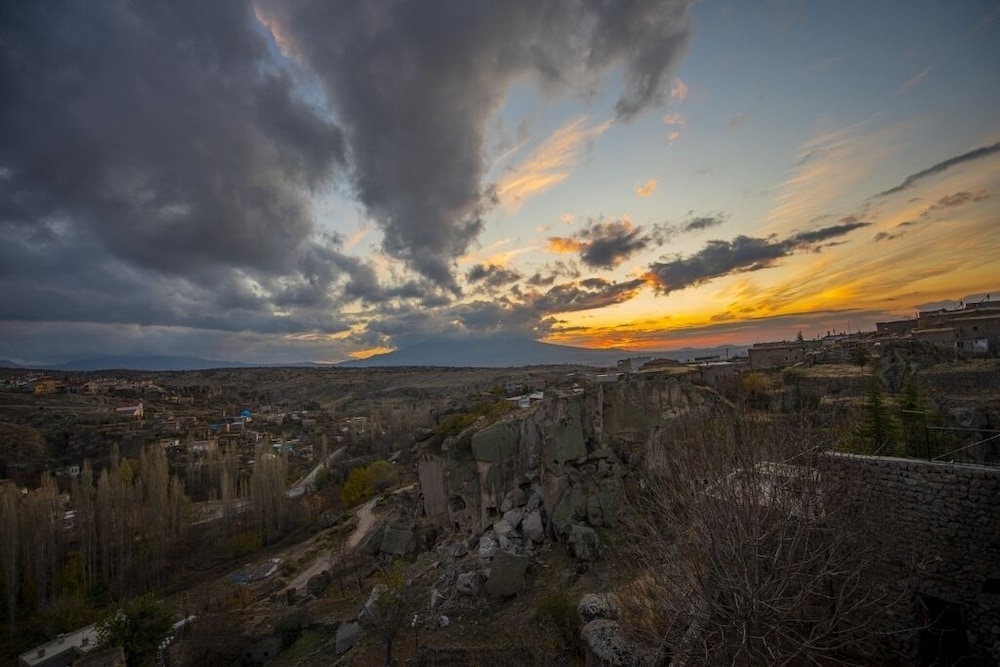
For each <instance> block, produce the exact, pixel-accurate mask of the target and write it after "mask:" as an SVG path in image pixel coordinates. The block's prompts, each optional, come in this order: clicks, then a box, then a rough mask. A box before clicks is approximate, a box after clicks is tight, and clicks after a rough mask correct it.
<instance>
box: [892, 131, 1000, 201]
mask: <svg viewBox="0 0 1000 667" xmlns="http://www.w3.org/2000/svg"><path fill="white" fill-rule="evenodd" d="M997 152H1000V142H998V143H995V144H993V145H991V146H981V147H980V148H976V149H974V150H971V151H969V152H968V153H962V154H961V155H956V156H955V157H953V158H948V159H947V160H944V161H942V162H938V163H937V164H936V165H934V166H932V167H928V168H927V169H924V170H922V171H918V172H916V173H915V174H910V175H909V176H907V177H906V178H904V179H903V182H902V183H900V184H899V185H897V186H895V187H892V188H889V189H888V190H885V191H884V192H880V193H878V194H877V195H875V196H876V197H885V196H887V195H892V194H896V193H897V192H902V191H903V190H906V189H908V188H910V187H912V186H913V185H914V184H915V183H916V182H917V181H920V180H922V179H924V178H929V177H930V176H935V175H937V174H940V173H941V172H943V171H946V170H948V169H951V168H952V167H957V166H958V165H960V164H963V163H965V162H971V161H972V160H978V159H980V158H984V157H988V156H990V155H993V154H994V153H997Z"/></svg>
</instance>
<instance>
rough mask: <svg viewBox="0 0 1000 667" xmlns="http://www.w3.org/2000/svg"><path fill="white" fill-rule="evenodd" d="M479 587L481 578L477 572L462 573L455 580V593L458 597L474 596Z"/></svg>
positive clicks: (477, 592)
mask: <svg viewBox="0 0 1000 667" xmlns="http://www.w3.org/2000/svg"><path fill="white" fill-rule="evenodd" d="M481 585H482V577H480V575H479V573H478V572H463V573H462V574H460V575H458V578H457V579H456V580H455V591H456V592H457V593H458V594H459V595H469V596H476V595H479V587H480V586H481Z"/></svg>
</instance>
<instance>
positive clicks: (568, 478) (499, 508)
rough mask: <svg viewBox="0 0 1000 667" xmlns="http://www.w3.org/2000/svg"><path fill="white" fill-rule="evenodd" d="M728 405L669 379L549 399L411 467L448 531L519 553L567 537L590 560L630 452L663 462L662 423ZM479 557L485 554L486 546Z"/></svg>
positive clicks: (620, 498)
mask: <svg viewBox="0 0 1000 667" xmlns="http://www.w3.org/2000/svg"><path fill="white" fill-rule="evenodd" d="M726 405H727V404H726V402H725V401H724V399H722V398H721V397H720V396H719V395H718V394H717V393H715V392H714V391H713V390H711V389H708V388H706V387H701V386H697V385H695V384H693V383H691V382H689V381H688V380H686V379H684V378H683V377H679V376H677V375H673V374H669V373H660V374H638V375H626V376H624V377H623V378H622V379H621V380H619V381H618V382H616V383H613V384H600V385H596V386H594V387H591V388H590V389H588V390H587V391H586V392H585V393H583V394H575V395H565V396H552V397H550V398H547V399H545V400H544V401H542V402H540V403H537V404H535V405H532V406H531V407H530V408H528V409H526V410H521V411H518V412H516V413H513V414H511V415H509V416H507V417H505V418H504V419H502V420H500V421H498V422H496V423H494V424H490V425H485V426H484V425H483V424H482V423H480V424H479V425H478V426H477V427H474V428H470V429H468V430H467V431H465V432H463V433H462V434H460V435H459V436H455V437H454V438H451V439H448V440H446V441H444V443H443V444H440V446H439V447H438V446H436V447H428V448H427V450H426V451H424V452H423V453H422V454H421V461H420V464H419V466H420V485H421V492H422V496H423V499H424V511H425V514H426V516H427V517H428V518H429V519H430V520H431V521H432V522H433V523H434V524H435V525H437V526H439V527H441V528H444V529H446V530H448V531H454V532H458V533H460V534H464V535H465V536H466V537H472V538H475V537H477V536H481V535H484V534H485V535H487V536H488V537H489V539H490V540H491V541H492V542H493V543H494V544H496V546H497V547H498V548H500V549H503V550H509V551H517V552H518V553H521V552H524V551H526V552H528V553H531V552H532V549H533V548H535V546H536V545H539V544H543V543H544V541H545V540H546V539H547V538H553V539H556V540H559V541H568V540H569V539H570V535H571V533H572V534H573V535H575V539H574V540H573V541H572V543H571V549H572V551H573V552H574V553H576V554H577V557H579V558H583V559H592V558H596V542H595V540H594V539H591V538H592V537H594V538H596V535H594V534H593V531H592V529H593V528H609V529H614V527H615V526H616V523H617V521H618V516H619V515H620V513H621V511H622V509H623V507H624V499H625V491H624V489H625V484H624V479H625V477H626V476H627V475H628V474H629V472H630V470H631V467H632V466H633V465H634V462H635V461H637V460H639V459H640V458H642V457H640V456H636V455H635V451H636V450H637V449H639V450H644V452H643V453H644V455H645V458H646V459H647V460H654V459H655V458H656V457H657V456H659V457H661V458H664V457H668V456H669V448H668V447H667V448H665V447H664V442H663V435H662V434H661V428H662V427H663V426H664V425H665V424H667V423H668V422H669V421H670V420H673V419H676V418H678V417H680V416H683V415H687V414H691V413H700V412H702V413H706V412H709V411H711V410H717V409H726V408H725V407H724V406H726ZM665 431H666V429H664V432H665ZM577 526H579V527H581V528H583V529H584V530H580V529H576V528H575V527H577ZM480 546H481V547H483V546H486V545H484V544H482V543H481V544H480ZM481 551H482V552H481V553H480V556H481V557H483V558H490V557H491V556H492V552H491V550H490V548H489V547H488V546H486V548H485V549H482V550H481Z"/></svg>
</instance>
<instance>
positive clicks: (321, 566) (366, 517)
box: [287, 498, 378, 590]
mask: <svg viewBox="0 0 1000 667" xmlns="http://www.w3.org/2000/svg"><path fill="white" fill-rule="evenodd" d="M376 503H378V498H372V499H371V500H369V501H368V502H366V503H365V504H364V505H362V506H361V507H359V508H358V510H357V512H356V514H357V517H358V525H357V527H355V529H354V532H352V533H351V535H350V536H349V537H348V538H347V546H348V548H349V549H353V548H355V547H356V546H358V545H359V544H361V540H363V539H365V536H366V535H368V533H370V532H371V530H372V528H374V527H375V505H376ZM336 563H337V561H336V559H335V558H334V556H333V553H332V552H329V551H328V552H326V553H323V554H320V555H319V556H317V557H316V560H314V561H313V562H312V564H311V565H310V566H309V567H307V568H306V569H304V570H303V571H302V572H300V573H299V574H298V575H296V577H295V578H294V579H292V580H291V581H290V582H288V586H287V588H294V589H296V590H298V589H301V588H305V585H306V583H307V582H308V581H309V579H310V578H311V577H315V576H316V575H317V574H320V573H321V572H323V570H331V569H333V566H334V565H335V564H336Z"/></svg>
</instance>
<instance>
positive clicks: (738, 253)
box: [646, 222, 870, 294]
mask: <svg viewBox="0 0 1000 667" xmlns="http://www.w3.org/2000/svg"><path fill="white" fill-rule="evenodd" d="M869 224H870V223H867V222H845V223H841V224H838V225H831V226H829V227H824V228H821V229H817V230H812V231H808V232H799V233H798V234H794V235H792V236H790V237H788V238H787V239H784V240H777V239H775V238H774V237H769V238H756V237H752V236H743V235H740V236H737V237H736V238H734V239H733V240H731V241H722V240H713V241H709V242H708V243H706V244H705V247H704V248H702V249H701V250H700V251H699V252H697V253H695V254H694V255H691V256H690V257H680V256H677V257H675V258H674V259H672V260H669V261H661V262H654V263H653V264H650V265H649V272H648V273H647V274H646V280H647V281H648V282H649V283H650V284H652V285H653V288H654V289H655V290H656V291H657V292H658V293H661V294H669V293H670V292H673V291H675V290H679V289H683V288H685V287H691V286H694V285H701V284H703V283H706V282H708V281H710V280H713V279H715V278H720V277H722V276H726V275H730V274H733V273H747V272H750V271H759V270H761V269H766V268H768V267H771V266H774V265H775V263H776V262H777V261H778V260H780V259H782V258H783V257H787V256H788V255H791V254H794V253H796V252H800V251H803V250H816V249H817V246H816V244H818V243H822V242H825V241H829V240H830V239H833V238H837V237H839V236H843V235H845V234H848V233H850V232H852V231H854V230H855V229H859V228H861V227H867V226H868V225H869Z"/></svg>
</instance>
